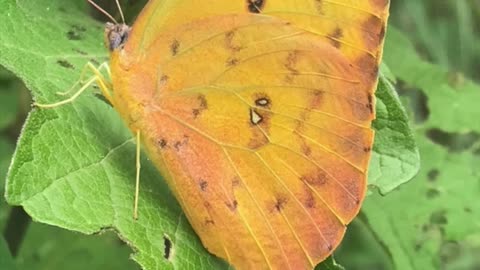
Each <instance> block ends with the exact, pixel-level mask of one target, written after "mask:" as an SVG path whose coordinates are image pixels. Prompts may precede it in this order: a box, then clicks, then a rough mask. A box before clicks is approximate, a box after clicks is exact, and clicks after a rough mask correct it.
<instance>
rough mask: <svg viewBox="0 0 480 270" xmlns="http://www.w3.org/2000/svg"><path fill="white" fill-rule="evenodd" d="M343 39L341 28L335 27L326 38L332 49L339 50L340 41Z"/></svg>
mask: <svg viewBox="0 0 480 270" xmlns="http://www.w3.org/2000/svg"><path fill="white" fill-rule="evenodd" d="M342 37H343V31H342V29H341V28H339V27H337V28H335V30H334V31H333V32H332V33H330V34H329V35H328V38H329V39H330V41H331V42H332V45H333V47H335V48H337V49H339V48H340V47H341V46H342V43H341V42H340V39H341V38H342Z"/></svg>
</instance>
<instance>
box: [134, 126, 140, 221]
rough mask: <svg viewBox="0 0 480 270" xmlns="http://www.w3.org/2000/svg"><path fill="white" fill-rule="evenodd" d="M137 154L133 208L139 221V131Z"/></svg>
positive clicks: (138, 135)
mask: <svg viewBox="0 0 480 270" xmlns="http://www.w3.org/2000/svg"><path fill="white" fill-rule="evenodd" d="M136 135H137V136H136V137H137V138H136V139H137V152H136V159H135V167H136V168H137V171H136V175H135V199H134V206H133V218H134V219H135V220H136V219H138V196H139V193H140V130H137V134H136Z"/></svg>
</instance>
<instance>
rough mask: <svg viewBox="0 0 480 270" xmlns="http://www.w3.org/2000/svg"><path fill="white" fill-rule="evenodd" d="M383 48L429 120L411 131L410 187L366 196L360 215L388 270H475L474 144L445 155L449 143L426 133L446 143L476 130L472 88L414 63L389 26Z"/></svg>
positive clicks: (478, 242) (479, 215) (478, 243)
mask: <svg viewBox="0 0 480 270" xmlns="http://www.w3.org/2000/svg"><path fill="white" fill-rule="evenodd" d="M386 48H387V50H386V51H385V52H386V54H385V59H386V61H387V63H388V64H389V67H390V68H391V70H392V71H393V73H394V74H396V75H397V76H398V78H399V79H400V80H402V81H404V82H406V83H408V84H411V86H413V87H416V88H418V89H419V91H422V92H423V93H425V95H426V97H427V100H428V102H427V110H428V111H429V117H428V119H427V120H426V122H424V123H421V124H419V126H418V128H417V132H416V140H417V142H418V145H419V148H420V153H421V163H422V168H421V170H420V172H419V174H418V175H417V176H416V177H415V178H414V179H413V180H412V181H411V182H409V183H407V184H405V185H403V186H401V187H400V188H399V189H397V190H395V191H393V192H391V193H389V194H388V195H387V196H385V197H382V196H381V195H379V194H375V195H373V196H369V197H368V198H367V199H366V201H365V203H364V206H363V208H362V211H363V213H364V215H365V216H366V217H367V219H368V221H369V224H370V225H369V226H370V228H371V230H372V231H373V232H374V233H375V234H376V235H377V237H378V238H380V239H381V241H382V243H383V244H384V246H385V247H386V249H387V250H388V252H389V253H390V254H391V259H392V261H393V264H394V266H395V269H399V270H400V269H401V270H409V269H424V270H429V269H432V270H433V269H476V268H478V266H479V265H480V259H479V258H478V252H479V251H480V233H479V232H480V222H479V221H480V205H479V204H478V203H476V201H477V199H478V197H479V196H480V189H479V183H480V174H479V173H478V164H480V156H479V155H478V149H476V148H475V144H476V145H477V146H478V144H479V143H480V140H479V139H478V138H477V140H476V143H474V145H473V146H471V147H469V148H466V149H462V150H460V151H459V150H458V149H456V151H452V150H449V148H451V145H447V144H445V145H441V144H439V143H436V142H433V141H432V139H434V140H436V138H435V136H432V135H431V132H430V131H431V129H432V128H435V129H437V130H439V131H441V132H451V134H450V135H451V136H452V137H453V139H452V140H453V141H454V140H458V139H459V138H460V134H462V133H463V132H466V131H478V128H479V125H478V119H479V118H480V110H479V109H478V105H477V104H476V103H477V102H476V101H477V100H479V96H478V95H479V92H480V87H479V86H478V85H476V84H474V83H473V82H470V81H466V80H465V81H464V82H463V83H462V84H461V85H460V86H458V87H452V86H451V82H450V81H449V80H448V73H447V72H446V71H444V70H443V69H441V68H439V67H438V66H435V65H432V64H429V63H427V62H425V61H423V60H421V59H420V58H419V56H418V54H417V53H416V52H415V50H414V48H413V46H412V45H411V43H410V42H409V41H408V39H406V37H405V36H404V35H403V34H401V33H400V32H398V31H395V30H392V28H391V29H390V31H389V35H388V36H387V43H386ZM406 91H409V90H406ZM476 151H477V152H476ZM474 254H477V255H474Z"/></svg>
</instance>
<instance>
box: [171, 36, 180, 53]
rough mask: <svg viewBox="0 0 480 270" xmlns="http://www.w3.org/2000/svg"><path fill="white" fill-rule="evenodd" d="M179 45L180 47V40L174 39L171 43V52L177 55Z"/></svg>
mask: <svg viewBox="0 0 480 270" xmlns="http://www.w3.org/2000/svg"><path fill="white" fill-rule="evenodd" d="M179 47H180V42H179V41H178V40H176V39H174V40H173V41H172V43H171V44H170V52H171V53H172V56H175V55H177V53H178V48H179Z"/></svg>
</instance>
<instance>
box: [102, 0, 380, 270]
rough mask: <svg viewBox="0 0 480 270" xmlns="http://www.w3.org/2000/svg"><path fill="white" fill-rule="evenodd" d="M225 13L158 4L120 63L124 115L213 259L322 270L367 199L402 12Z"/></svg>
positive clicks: (196, 5)
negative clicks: (394, 31) (383, 84)
mask: <svg viewBox="0 0 480 270" xmlns="http://www.w3.org/2000/svg"><path fill="white" fill-rule="evenodd" d="M223 2H225V1H210V2H209V3H208V5H205V3H204V2H200V1H193V0H192V1H150V2H149V4H148V5H147V7H146V8H145V9H144V11H143V13H142V14H141V16H140V17H139V19H138V20H137V22H136V24H135V25H134V27H133V30H132V34H131V36H130V38H129V40H128V42H127V44H126V45H125V49H124V50H123V51H118V52H114V54H113V55H112V59H111V69H112V79H113V85H114V89H115V91H114V105H115V107H116V109H117V110H118V111H119V112H120V114H121V115H122V116H123V118H124V119H125V120H126V122H127V123H128V124H129V126H130V128H131V129H132V130H137V129H140V130H141V132H142V134H143V143H144V146H145V149H146V150H147V152H148V153H149V156H150V158H151V159H152V160H153V161H154V163H155V164H156V165H157V166H158V167H159V169H160V171H161V172H162V174H163V175H164V176H165V178H166V180H167V182H168V183H169V186H170V187H171V189H172V191H173V192H174V194H175V195H176V197H177V198H178V200H179V202H180V204H181V205H182V207H183V209H184V211H185V213H186V215H187V217H188V219H189V221H190V223H191V224H192V226H193V228H194V229H195V231H196V232H197V233H198V235H199V236H200V238H201V240H202V242H203V244H204V245H205V247H206V248H207V249H209V250H210V251H211V252H212V253H214V254H216V255H218V256H220V257H222V258H224V259H226V260H227V261H229V262H230V263H232V264H233V265H234V266H235V267H236V268H237V269H263V268H265V269H269V268H270V269H284V268H288V269H305V268H313V267H314V266H315V265H316V264H317V263H318V262H320V261H322V260H323V259H325V258H326V257H327V256H328V255H329V254H331V253H332V251H333V249H334V248H335V247H336V246H337V245H338V244H339V242H340V240H341V238H342V237H343V234H344V232H345V225H346V224H347V223H349V222H350V221H351V220H352V219H353V218H354V217H355V215H356V214H357V213H358V211H359V208H360V203H361V201H362V199H363V197H364V194H365V186H366V171H367V167H368V161H369V158H370V149H371V146H372V141H373V131H372V130H371V127H370V126H371V121H372V120H373V118H374V111H373V108H374V104H373V103H374V98H373V91H374V88H375V86H376V76H377V70H378V64H379V61H380V58H381V45H382V42H383V33H384V27H385V21H386V16H387V15H386V14H387V11H386V9H387V5H388V3H387V2H386V1H367V0H364V1H340V0H336V1H327V0H324V1H305V2H306V3H304V4H302V5H298V4H296V2H297V1H254V3H251V2H243V1H238V3H241V5H240V4H238V6H235V5H234V4H231V3H229V5H227V4H225V3H223ZM229 2H230V1H229ZM350 2H355V4H352V3H350ZM262 3H263V4H262ZM252 4H255V5H254V6H253V7H252ZM158 17H161V18H158Z"/></svg>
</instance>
